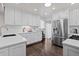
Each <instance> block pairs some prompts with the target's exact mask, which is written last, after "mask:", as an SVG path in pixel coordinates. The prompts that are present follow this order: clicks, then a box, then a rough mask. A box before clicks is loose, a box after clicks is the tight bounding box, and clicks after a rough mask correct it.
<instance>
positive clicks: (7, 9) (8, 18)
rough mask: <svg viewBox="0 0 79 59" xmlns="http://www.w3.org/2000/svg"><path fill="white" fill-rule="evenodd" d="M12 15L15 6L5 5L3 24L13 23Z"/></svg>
mask: <svg viewBox="0 0 79 59" xmlns="http://www.w3.org/2000/svg"><path fill="white" fill-rule="evenodd" d="M14 15H15V8H14V7H5V24H8V25H14V23H15V22H14V18H15V17H14Z"/></svg>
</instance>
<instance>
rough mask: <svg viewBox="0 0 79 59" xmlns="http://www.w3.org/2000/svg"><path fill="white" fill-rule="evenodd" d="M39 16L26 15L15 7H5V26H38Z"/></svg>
mask: <svg viewBox="0 0 79 59" xmlns="http://www.w3.org/2000/svg"><path fill="white" fill-rule="evenodd" d="M39 22H40V16H38V15H34V14H31V13H27V12H25V11H23V10H20V9H18V8H15V7H10V6H9V7H8V6H5V24H6V25H30V26H39V25H40V23H39Z"/></svg>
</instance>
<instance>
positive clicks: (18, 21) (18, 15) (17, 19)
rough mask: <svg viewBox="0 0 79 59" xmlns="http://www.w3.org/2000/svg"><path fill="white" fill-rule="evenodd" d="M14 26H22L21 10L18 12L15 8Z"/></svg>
mask: <svg viewBox="0 0 79 59" xmlns="http://www.w3.org/2000/svg"><path fill="white" fill-rule="evenodd" d="M14 18H15V19H14V20H15V25H22V21H23V19H22V12H21V10H18V9H17V8H15V17H14Z"/></svg>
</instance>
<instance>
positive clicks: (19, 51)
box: [9, 43, 26, 56]
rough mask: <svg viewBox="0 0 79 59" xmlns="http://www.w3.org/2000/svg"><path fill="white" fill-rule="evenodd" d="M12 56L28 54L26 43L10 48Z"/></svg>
mask: <svg viewBox="0 0 79 59" xmlns="http://www.w3.org/2000/svg"><path fill="white" fill-rule="evenodd" d="M9 55H10V56H26V44H25V43H22V44H18V45H15V46H12V47H10V48H9Z"/></svg>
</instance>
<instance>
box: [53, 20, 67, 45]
mask: <svg viewBox="0 0 79 59" xmlns="http://www.w3.org/2000/svg"><path fill="white" fill-rule="evenodd" d="M52 25H53V43H54V44H55V45H58V46H62V41H63V40H65V39H67V38H68V19H61V20H55V21H53V24H52Z"/></svg>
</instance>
